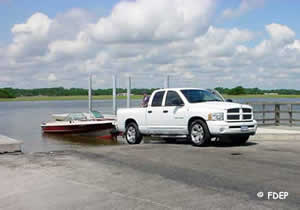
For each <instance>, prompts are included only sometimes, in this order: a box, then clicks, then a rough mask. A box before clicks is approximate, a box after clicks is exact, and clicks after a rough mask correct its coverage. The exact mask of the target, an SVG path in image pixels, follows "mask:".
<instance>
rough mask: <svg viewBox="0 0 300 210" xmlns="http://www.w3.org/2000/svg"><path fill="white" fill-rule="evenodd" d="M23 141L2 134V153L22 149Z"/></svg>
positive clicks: (0, 151)
mask: <svg viewBox="0 0 300 210" xmlns="http://www.w3.org/2000/svg"><path fill="white" fill-rule="evenodd" d="M22 144H23V142H22V141H19V140H16V139H12V138H9V137H7V136H3V135H0V154H3V153H13V152H21V151H22Z"/></svg>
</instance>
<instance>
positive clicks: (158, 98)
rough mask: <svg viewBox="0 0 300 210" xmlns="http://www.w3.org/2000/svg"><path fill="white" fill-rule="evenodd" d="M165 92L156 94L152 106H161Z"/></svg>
mask: <svg viewBox="0 0 300 210" xmlns="http://www.w3.org/2000/svg"><path fill="white" fill-rule="evenodd" d="M164 95H165V91H160V92H157V93H155V95H154V97H153V100H152V104H151V106H161V104H162V100H163V98H164Z"/></svg>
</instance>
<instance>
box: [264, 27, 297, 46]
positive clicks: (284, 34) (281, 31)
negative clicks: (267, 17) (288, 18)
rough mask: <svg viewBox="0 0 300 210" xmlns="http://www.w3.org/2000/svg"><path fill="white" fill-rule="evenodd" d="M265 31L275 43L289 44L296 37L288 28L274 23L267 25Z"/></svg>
mask: <svg viewBox="0 0 300 210" xmlns="http://www.w3.org/2000/svg"><path fill="white" fill-rule="evenodd" d="M266 30H267V31H268V33H269V34H270V36H271V38H272V40H273V41H275V42H289V41H291V40H293V39H294V37H295V35H296V34H295V32H294V31H292V30H291V29H290V28H289V27H287V26H285V25H281V24H276V23H272V24H270V25H267V26H266Z"/></svg>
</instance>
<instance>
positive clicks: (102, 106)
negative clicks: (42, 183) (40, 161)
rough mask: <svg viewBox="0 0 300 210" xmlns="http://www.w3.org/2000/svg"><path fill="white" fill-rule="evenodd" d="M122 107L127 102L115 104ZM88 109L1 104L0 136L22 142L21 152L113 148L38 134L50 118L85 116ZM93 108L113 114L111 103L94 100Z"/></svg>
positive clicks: (74, 104) (70, 104)
mask: <svg viewBox="0 0 300 210" xmlns="http://www.w3.org/2000/svg"><path fill="white" fill-rule="evenodd" d="M139 104H140V100H132V105H133V106H138V105H139ZM125 106H126V100H118V107H125ZM87 107H88V102H87V101H34V102H1V103H0V134H2V135H6V136H9V137H12V138H15V139H20V140H22V141H24V145H23V151H24V152H47V151H53V150H65V149H72V148H74V147H77V146H100V145H104V144H115V142H113V141H109V140H99V139H93V138H90V137H89V138H87V137H85V138H84V137H78V136H75V137H74V136H70V135H53V134H52V135H50V134H48V135H44V134H43V133H42V132H41V128H40V125H41V123H42V122H46V121H49V120H51V114H54V113H69V112H87V111H88V110H87V109H88V108H87ZM93 108H94V109H95V110H99V111H101V112H102V113H106V114H112V100H95V101H93Z"/></svg>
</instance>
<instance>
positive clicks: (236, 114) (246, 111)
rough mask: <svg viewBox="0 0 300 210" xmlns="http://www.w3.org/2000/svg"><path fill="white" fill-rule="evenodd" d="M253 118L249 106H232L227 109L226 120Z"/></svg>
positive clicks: (247, 119)
mask: <svg viewBox="0 0 300 210" xmlns="http://www.w3.org/2000/svg"><path fill="white" fill-rule="evenodd" d="M252 119H253V112H252V109H250V108H232V109H228V110H227V121H232V122H235V121H249V120H252Z"/></svg>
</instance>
